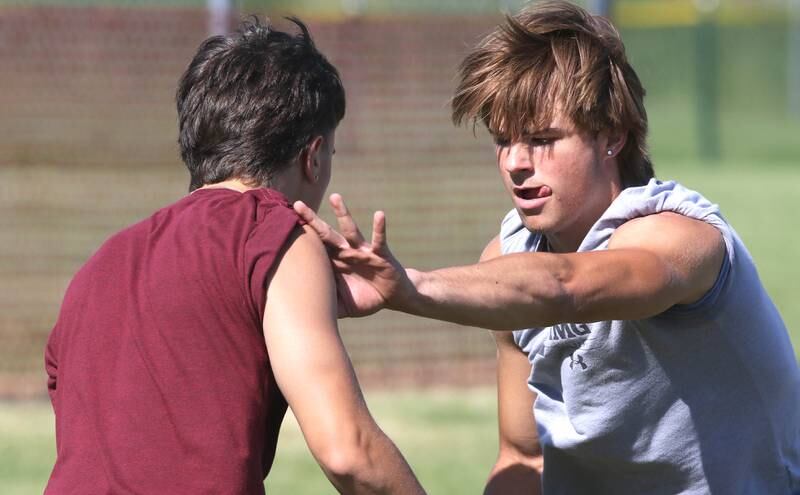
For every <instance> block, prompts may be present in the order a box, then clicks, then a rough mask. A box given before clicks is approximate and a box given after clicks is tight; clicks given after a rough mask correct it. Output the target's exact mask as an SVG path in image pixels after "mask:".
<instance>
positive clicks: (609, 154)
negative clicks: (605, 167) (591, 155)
mask: <svg viewBox="0 0 800 495" xmlns="http://www.w3.org/2000/svg"><path fill="white" fill-rule="evenodd" d="M613 154H614V152H613V151H612V150H608V151H606V155H608V156H611V155H613Z"/></svg>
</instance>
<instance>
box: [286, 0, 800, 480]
mask: <svg viewBox="0 0 800 495" xmlns="http://www.w3.org/2000/svg"><path fill="white" fill-rule="evenodd" d="M459 75H460V81H459V85H458V88H457V90H456V93H455V97H454V98H453V119H454V121H455V122H456V123H461V122H465V121H466V122H470V121H471V122H475V123H477V122H480V123H482V124H483V125H485V126H486V128H487V129H488V130H489V132H490V133H491V134H492V136H493V137H494V140H495V150H496V157H497V165H498V170H499V173H500V177H501V179H502V181H503V184H504V185H505V188H506V190H507V192H508V194H509V195H510V197H511V199H512V201H513V204H514V209H512V210H511V211H510V212H509V213H508V214H507V215H506V217H505V218H504V219H503V221H502V224H501V227H500V233H499V235H498V236H497V237H496V238H495V239H493V240H492V241H491V242H490V243H489V245H488V246H487V247H486V249H485V250H484V252H483V255H482V256H481V262H480V263H478V264H476V265H472V266H462V267H453V268H444V269H441V270H435V271H430V272H421V271H417V270H413V269H404V268H403V267H402V266H401V264H400V263H399V262H398V261H397V259H396V258H394V257H393V256H392V254H391V252H390V251H389V248H388V246H387V244H386V233H385V219H384V215H383V213H380V212H379V213H377V214H376V215H375V218H374V221H373V238H372V241H371V242H366V241H365V240H364V239H363V237H362V236H361V234H360V233H359V230H358V228H357V226H356V225H355V223H354V222H353V219H352V218H351V217H350V215H349V213H348V212H347V209H346V207H345V206H344V203H343V202H342V200H341V198H340V197H338V196H335V195H334V196H332V197H331V203H332V204H333V208H334V211H335V213H336V215H337V217H338V221H339V228H340V230H341V234H340V233H338V232H336V231H334V230H332V229H331V228H330V227H329V226H327V225H326V224H325V223H324V222H322V221H321V220H319V218H317V217H316V216H315V215H314V214H313V212H312V211H310V210H309V209H307V208H306V207H305V205H303V204H302V203H296V204H295V208H296V210H297V211H298V212H299V213H300V214H301V215H302V216H303V217H304V218H305V219H306V220H307V221H308V222H309V223H310V224H311V225H312V227H314V228H315V230H316V231H317V233H318V234H319V235H320V237H321V238H322V239H323V241H325V242H326V243H327V244H328V246H329V248H330V249H329V252H331V253H332V256H333V257H334V261H335V264H336V266H337V267H338V269H339V271H340V275H341V277H340V281H341V283H340V293H342V294H344V295H345V296H346V297H343V298H342V299H341V300H340V313H341V314H345V315H349V316H360V315H364V314H369V313H372V312H374V311H377V310H379V309H381V308H391V309H395V310H399V311H404V312H407V313H410V314H415V315H419V316H424V317H429V318H437V319H441V320H447V321H452V322H456V323H461V324H464V325H471V326H479V327H484V328H489V329H492V330H496V332H495V333H494V335H495V337H496V342H497V350H498V354H497V355H498V370H497V373H498V404H499V423H500V425H499V426H500V429H499V434H500V451H499V456H498V459H497V462H496V464H495V467H494V469H493V470H492V472H491V474H490V477H489V480H488V483H487V486H486V493H493V494H495V493H496V494H511V493H536V492H538V491H539V490H541V491H542V492H543V493H545V494H548V495H551V494H583V493H593V494H600V493H608V494H621V493H626V494H627V493H633V494H676V493H692V494H701V493H720V494H728V493H752V494H767V493H769V494H791V493H798V492H800V371H798V366H797V362H796V359H795V354H794V352H793V350H792V345H791V342H790V340H789V337H788V334H787V331H786V328H785V326H784V324H783V322H782V320H781V317H780V315H779V313H778V311H777V309H776V308H775V306H774V304H773V303H772V301H771V300H770V298H769V296H768V295H767V293H766V291H765V290H764V288H763V286H762V284H761V282H760V281H759V278H758V274H757V272H756V269H755V265H754V263H753V261H752V259H751V258H750V255H749V254H748V252H747V250H746V248H745V246H744V245H743V243H742V241H741V240H740V238H739V237H738V235H737V234H736V232H735V231H734V230H733V228H732V227H731V226H730V225H729V224H728V223H727V222H726V221H725V219H724V218H723V216H722V215H721V213H720V211H719V208H718V207H717V206H716V205H714V204H712V203H710V202H709V201H707V200H706V199H705V198H703V197H702V196H701V195H700V194H698V193H696V192H694V191H691V190H688V189H686V188H684V187H682V186H681V185H679V184H677V183H675V182H662V181H659V180H656V179H655V178H654V177H653V168H652V165H651V162H650V158H649V156H648V152H647V145H646V140H645V137H646V133H647V116H646V113H645V109H644V104H643V98H644V89H643V88H642V85H641V83H640V81H639V79H638V77H637V76H636V73H635V72H634V70H633V68H632V67H631V65H630V64H629V62H628V60H627V58H626V55H625V50H624V46H623V44H622V41H621V39H620V37H619V34H618V33H617V32H616V30H615V29H614V27H613V26H612V25H611V23H609V22H608V21H607V20H605V19H603V18H599V17H595V16H592V15H590V14H589V13H587V12H586V11H584V10H583V9H581V8H579V7H576V6H574V5H572V4H569V3H566V2H546V3H541V4H535V5H532V6H530V7H529V8H527V9H525V10H523V11H522V12H521V13H519V14H518V15H516V16H514V17H510V18H508V19H506V21H505V22H504V23H503V24H502V25H500V26H498V27H497V29H495V30H494V32H492V33H491V34H489V35H488V36H487V37H486V38H485V39H484V40H483V41H481V42H480V43H479V44H478V46H477V47H475V49H474V50H473V51H472V52H471V53H470V54H469V55H468V56H467V57H466V59H465V60H464V62H463V63H462V65H461V68H460V74H459ZM531 410H533V412H534V414H533V416H531Z"/></svg>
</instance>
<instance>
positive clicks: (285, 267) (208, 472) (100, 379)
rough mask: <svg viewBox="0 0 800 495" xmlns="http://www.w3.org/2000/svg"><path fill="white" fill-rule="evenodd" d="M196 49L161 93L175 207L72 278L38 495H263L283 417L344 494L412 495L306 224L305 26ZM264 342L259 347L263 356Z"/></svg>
mask: <svg viewBox="0 0 800 495" xmlns="http://www.w3.org/2000/svg"><path fill="white" fill-rule="evenodd" d="M292 21H293V22H294V23H295V24H296V25H297V27H298V28H299V30H300V33H299V34H297V35H293V34H288V33H284V32H281V31H277V30H275V29H273V28H272V27H271V26H269V25H262V24H260V23H259V22H258V21H254V22H252V23H248V24H245V25H244V26H243V28H242V30H241V31H240V32H239V33H237V34H234V35H231V36H226V37H223V36H216V37H212V38H209V39H208V40H206V41H205V42H204V43H203V44H202V45H201V46H200V48H199V50H198V51H197V53H196V55H195V57H194V59H193V60H192V62H191V64H190V65H189V67H188V69H187V70H186V72H185V73H184V75H183V77H182V78H181V81H180V84H179V88H178V91H177V106H178V117H179V124H180V148H181V156H182V158H183V160H184V162H185V163H186V166H187V167H188V169H189V171H190V174H191V186H190V191H191V194H189V195H188V196H186V197H184V198H183V199H181V200H179V201H177V202H176V203H174V204H172V205H169V206H167V207H165V208H163V209H161V210H159V211H158V212H156V213H155V214H154V215H153V216H151V217H150V218H148V219H146V220H144V221H142V222H140V223H137V224H136V225H133V226H131V227H129V228H127V229H125V230H123V231H121V232H119V233H117V234H116V235H114V236H112V237H111V238H110V239H109V240H108V241H107V242H106V243H104V244H103V246H102V247H101V248H100V249H99V250H98V251H97V253H95V254H94V255H93V256H92V258H91V259H90V260H89V261H88V262H87V263H86V265H84V267H83V268H81V270H80V271H79V272H78V273H77V275H76V276H75V278H74V279H73V281H72V283H71V284H70V287H69V289H68V290H67V293H66V295H65V297H64V302H63V305H62V308H61V313H60V315H59V319H58V322H57V324H56V326H55V328H54V329H53V331H52V334H51V336H50V339H49V341H48V344H47V350H46V367H47V373H48V375H49V382H48V385H49V392H50V396H51V399H52V403H53V409H54V411H55V415H56V441H57V454H58V455H57V459H56V464H55V467H54V468H53V472H52V475H51V477H50V481H49V483H48V486H47V489H46V492H47V493H54V494H56V493H58V494H61V493H76V494H78V493H79V494H91V493H153V494H156V493H158V494H166V493H169V494H182V493H185V494H198V493H263V492H264V478H265V477H266V475H267V474H268V473H269V470H270V467H271V465H272V461H273V458H274V455H275V447H276V442H277V437H278V430H279V428H280V424H281V421H282V419H283V416H284V413H285V412H286V408H287V403H288V406H289V407H291V408H292V411H293V413H294V415H295V417H296V418H297V421H298V423H299V425H300V428H301V429H302V431H303V435H304V436H305V439H306V442H307V443H308V446H309V448H310V450H311V452H312V454H313V455H314V457H315V458H316V460H317V461H318V462H319V464H320V466H321V467H322V469H323V470H324V471H325V474H326V475H327V476H328V478H329V479H330V480H331V482H332V483H333V484H334V485H335V486H336V488H337V489H338V490H339V491H341V492H343V493H414V494H416V493H422V489H421V487H420V486H419V483H418V482H417V480H416V479H415V477H414V475H413V474H412V472H411V470H410V468H409V467H408V465H407V464H406V462H405V460H404V459H403V457H402V455H401V454H400V452H399V451H398V450H397V448H396V447H395V446H394V444H393V443H392V442H391V440H389V439H388V438H387V437H386V436H385V435H384V434H383V432H382V431H381V430H380V428H379V427H378V426H377V425H376V424H375V421H374V420H373V419H372V417H371V415H370V413H369V411H368V409H367V406H366V404H365V402H364V399H363V397H362V395H361V391H360V389H359V386H358V382H357V380H356V377H355V375H354V373H353V369H352V366H351V364H350V361H349V359H348V357H347V354H346V353H345V349H344V347H343V345H342V342H341V339H340V337H339V334H338V330H337V327H336V296H335V284H334V278H333V273H332V271H331V269H330V264H329V261H328V259H327V256H326V254H325V250H324V248H323V246H322V243H321V242H320V240H319V239H318V237H317V236H316V235H315V234H313V232H310V230H309V228H308V227H302V226H301V225H300V222H299V219H298V217H297V215H296V214H295V213H294V212H293V211H292V209H291V207H290V206H289V201H294V200H302V201H304V202H306V203H307V204H308V205H311V207H312V208H317V207H318V206H319V203H320V201H321V199H322V196H323V195H324V191H325V188H326V187H327V185H328V182H329V180H330V175H331V164H332V159H333V154H334V136H335V131H336V127H337V125H338V124H339V122H340V121H341V120H342V118H343V117H344V112H345V94H344V89H343V87H342V83H341V80H340V77H339V73H338V72H337V70H336V69H335V68H334V67H333V66H332V65H331V64H330V63H329V62H328V61H327V60H326V59H325V57H324V56H323V55H322V54H321V53H320V52H319V51H318V50H317V49H316V47H315V46H314V43H313V42H312V39H311V36H310V35H309V32H308V30H307V29H306V27H305V25H304V24H303V23H302V22H300V21H299V20H297V19H292ZM265 341H266V345H265Z"/></svg>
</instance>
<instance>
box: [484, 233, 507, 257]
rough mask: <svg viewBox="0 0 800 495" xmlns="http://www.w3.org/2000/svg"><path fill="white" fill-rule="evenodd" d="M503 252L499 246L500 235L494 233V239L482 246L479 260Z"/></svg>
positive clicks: (496, 255)
mask: <svg viewBox="0 0 800 495" xmlns="http://www.w3.org/2000/svg"><path fill="white" fill-rule="evenodd" d="M502 254H503V252H502V249H501V247H500V236H499V235H496V236H495V237H494V239H492V240H491V241H489V244H487V245H486V247H485V248H483V252H482V253H481V261H487V260H490V259H492V258H497V257H498V256H501V255H502Z"/></svg>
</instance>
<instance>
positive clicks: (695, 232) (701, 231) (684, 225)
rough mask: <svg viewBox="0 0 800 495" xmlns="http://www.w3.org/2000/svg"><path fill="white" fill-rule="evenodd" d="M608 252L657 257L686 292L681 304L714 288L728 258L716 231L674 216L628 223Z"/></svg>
mask: <svg viewBox="0 0 800 495" xmlns="http://www.w3.org/2000/svg"><path fill="white" fill-rule="evenodd" d="M609 249H646V250H648V251H650V252H652V253H655V254H656V255H658V256H659V257H660V258H661V259H662V260H663V261H664V262H665V263H667V264H668V265H669V267H670V271H671V272H672V274H673V277H675V279H676V281H678V282H679V283H682V284H685V286H686V288H687V290H686V292H685V294H686V297H683V298H682V300H681V301H680V303H682V304H690V303H692V302H695V301H696V300H698V299H700V298H701V297H702V296H703V295H704V294H705V293H706V292H707V291H708V290H709V289H710V288H711V287H712V286H713V284H714V282H715V281H716V278H717V275H718V274H719V270H720V268H721V266H722V262H723V260H724V257H725V241H724V240H723V238H722V233H721V232H720V231H719V230H718V229H717V228H716V227H714V226H713V225H711V224H709V223H707V222H704V221H702V220H697V219H694V218H689V217H687V216H684V215H681V214H678V213H673V212H663V213H658V214H655V215H649V216H646V217H640V218H636V219H633V220H631V221H629V222H626V223H625V224H623V225H622V226H620V227H619V228H618V229H617V230H616V232H615V233H614V234H613V236H612V237H611V240H610V242H609Z"/></svg>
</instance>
